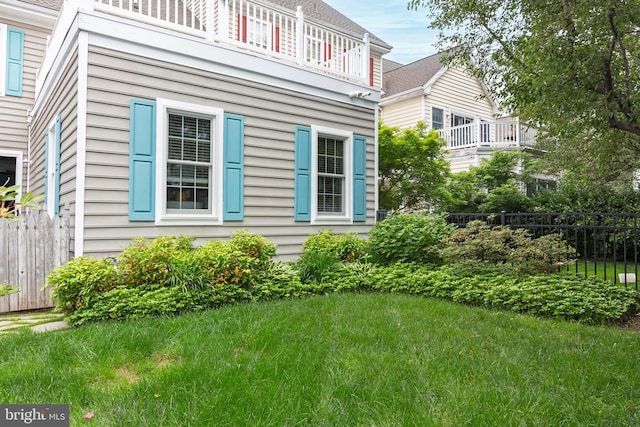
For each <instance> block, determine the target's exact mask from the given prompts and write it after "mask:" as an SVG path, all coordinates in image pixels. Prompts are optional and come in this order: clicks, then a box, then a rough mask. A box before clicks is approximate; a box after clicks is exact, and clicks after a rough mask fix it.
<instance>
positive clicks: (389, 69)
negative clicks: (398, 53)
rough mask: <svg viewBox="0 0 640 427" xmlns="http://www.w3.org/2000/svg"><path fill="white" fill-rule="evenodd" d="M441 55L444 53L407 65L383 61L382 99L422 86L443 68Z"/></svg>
mask: <svg viewBox="0 0 640 427" xmlns="http://www.w3.org/2000/svg"><path fill="white" fill-rule="evenodd" d="M443 55H444V53H436V54H434V55H431V56H427V57H426V58H422V59H419V60H417V61H415V62H412V63H410V64H407V65H401V64H398V63H397V62H393V61H388V60H386V59H383V60H382V61H383V62H382V70H383V71H384V73H383V75H382V82H383V87H382V89H383V91H384V96H383V97H384V98H388V97H390V96H393V95H397V94H399V93H402V92H406V91H409V90H411V89H417V88H420V87H422V86H424V85H425V83H427V82H428V81H429V80H430V79H431V78H432V77H433V76H435V75H436V74H437V73H438V71H440V69H441V68H442V67H444V64H442V62H440V58H441V57H442V56H443Z"/></svg>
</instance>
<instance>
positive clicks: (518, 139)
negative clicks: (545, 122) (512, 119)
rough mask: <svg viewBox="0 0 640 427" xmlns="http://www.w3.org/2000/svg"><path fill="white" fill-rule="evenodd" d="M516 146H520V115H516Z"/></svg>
mask: <svg viewBox="0 0 640 427" xmlns="http://www.w3.org/2000/svg"><path fill="white" fill-rule="evenodd" d="M516 147H520V117H516Z"/></svg>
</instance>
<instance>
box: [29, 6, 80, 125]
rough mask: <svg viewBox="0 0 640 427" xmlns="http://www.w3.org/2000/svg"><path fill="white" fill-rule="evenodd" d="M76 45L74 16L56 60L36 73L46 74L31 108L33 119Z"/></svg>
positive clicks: (76, 34)
mask: <svg viewBox="0 0 640 427" xmlns="http://www.w3.org/2000/svg"><path fill="white" fill-rule="evenodd" d="M77 43H78V19H77V16H76V19H75V20H74V21H73V24H71V28H70V29H69V31H68V32H67V36H66V38H65V39H64V42H63V43H62V46H61V47H60V50H59V51H58V53H57V55H56V59H55V61H54V62H53V64H52V66H51V69H49V70H43V69H42V68H40V69H39V70H38V73H45V72H46V73H47V77H46V78H45V81H44V84H43V85H42V89H41V90H40V93H38V95H37V98H36V99H35V101H34V103H33V108H32V109H31V115H32V116H33V117H37V116H38V112H39V111H40V108H41V107H42V103H43V102H44V101H46V100H47V99H48V98H49V96H50V95H51V91H52V90H53V87H54V85H55V83H56V81H57V79H58V75H59V74H60V72H61V70H64V68H65V67H66V66H67V64H68V63H69V61H70V60H71V58H72V53H73V50H74V48H75V47H76V46H77Z"/></svg>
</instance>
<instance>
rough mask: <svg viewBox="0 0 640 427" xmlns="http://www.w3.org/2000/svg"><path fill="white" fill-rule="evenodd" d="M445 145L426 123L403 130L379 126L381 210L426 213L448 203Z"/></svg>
mask: <svg viewBox="0 0 640 427" xmlns="http://www.w3.org/2000/svg"><path fill="white" fill-rule="evenodd" d="M444 148H445V143H444V142H443V141H442V140H441V139H440V138H439V137H438V134H437V133H436V132H435V131H433V130H432V131H427V129H426V126H425V125H424V123H418V125H417V126H416V127H415V128H410V129H404V130H400V129H399V128H396V127H388V126H385V125H383V124H380V126H379V130H378V158H379V164H378V168H379V177H380V207H381V208H383V209H387V210H394V209H425V208H428V207H430V206H436V205H440V204H442V203H443V202H444V201H445V200H448V199H449V195H448V193H447V191H446V189H445V182H446V179H447V176H448V175H449V171H450V169H449V163H448V162H447V160H446V159H445V151H444Z"/></svg>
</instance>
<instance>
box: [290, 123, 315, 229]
mask: <svg viewBox="0 0 640 427" xmlns="http://www.w3.org/2000/svg"><path fill="white" fill-rule="evenodd" d="M294 197H295V200H294V209H295V211H294V215H293V217H294V219H295V220H296V221H311V128H309V127H305V126H296V134H295V182H294Z"/></svg>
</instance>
